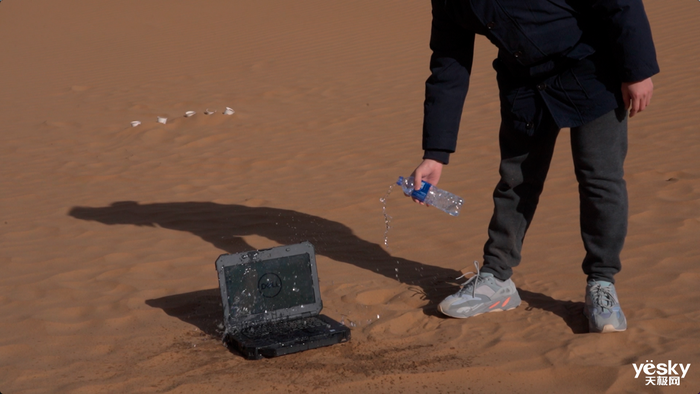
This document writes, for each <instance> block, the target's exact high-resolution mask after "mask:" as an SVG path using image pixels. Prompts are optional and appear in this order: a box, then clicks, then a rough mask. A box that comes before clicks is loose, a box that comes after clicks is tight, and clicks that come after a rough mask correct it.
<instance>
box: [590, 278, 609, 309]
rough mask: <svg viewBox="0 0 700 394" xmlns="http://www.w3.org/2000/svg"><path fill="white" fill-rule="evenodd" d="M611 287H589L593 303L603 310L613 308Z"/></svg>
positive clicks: (597, 285) (596, 285)
mask: <svg viewBox="0 0 700 394" xmlns="http://www.w3.org/2000/svg"><path fill="white" fill-rule="evenodd" d="M610 289H611V286H608V287H603V286H601V285H600V284H595V285H593V286H592V287H591V290H590V291H591V297H592V298H593V302H594V303H595V304H596V305H598V306H600V307H601V308H603V309H612V308H613V307H614V306H615V297H613V294H612V290H610Z"/></svg>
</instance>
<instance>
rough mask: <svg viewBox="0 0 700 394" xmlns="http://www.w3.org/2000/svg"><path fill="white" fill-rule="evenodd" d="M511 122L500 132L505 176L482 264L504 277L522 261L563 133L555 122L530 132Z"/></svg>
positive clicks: (495, 196)
mask: <svg viewBox="0 0 700 394" xmlns="http://www.w3.org/2000/svg"><path fill="white" fill-rule="evenodd" d="M552 123H553V122H552ZM509 124H511V123H510V122H502V123H501V129H500V132H499V143H500V149H501V164H500V168H499V172H500V174H501V179H500V181H499V182H498V185H497V186H496V189H495V190H494V192H493V202H494V211H493V216H492V217H491V222H490V223H489V229H488V235H489V239H488V241H487V242H486V245H485V246H484V266H483V268H482V271H484V272H490V273H492V274H493V275H494V276H495V277H496V278H498V279H501V280H506V279H508V278H510V276H511V275H512V274H513V267H515V266H517V265H518V264H519V263H520V251H521V249H522V244H523V239H524V238H525V232H526V231H527V229H528V227H529V226H530V223H531V222H532V218H533V216H534V214H535V208H537V203H538V202H539V198H540V194H541V193H542V189H543V187H544V181H545V178H546V177H547V172H548V171H549V164H550V162H551V160H552V153H553V152H554V145H555V142H556V139H557V135H558V134H559V129H558V128H556V126H552V127H550V128H549V129H546V130H538V132H537V133H536V134H535V135H534V136H528V135H526V134H524V133H522V132H519V131H516V130H513V128H512V127H509V126H508V125H509Z"/></svg>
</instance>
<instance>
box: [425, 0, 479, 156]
mask: <svg viewBox="0 0 700 394" xmlns="http://www.w3.org/2000/svg"><path fill="white" fill-rule="evenodd" d="M432 4H433V22H432V28H431V36H430V49H431V50H432V52H433V53H432V56H431V58H430V71H431V75H430V77H429V78H428V80H427V81H426V83H425V102H424V113H423V114H424V115H423V150H424V151H425V154H424V156H423V158H424V159H433V160H437V161H439V162H442V163H445V164H447V163H448V161H449V156H450V153H452V152H454V151H455V148H456V146H457V133H458V131H459V121H460V118H461V117H462V108H463V106H464V99H465V97H466V95H467V90H468V88H469V74H470V73H471V67H472V60H473V57H474V32H472V31H469V30H467V29H464V28H462V27H461V26H459V25H458V24H457V23H456V22H455V21H454V19H453V18H452V17H451V15H449V14H448V11H447V10H446V9H445V1H444V0H433V1H432Z"/></svg>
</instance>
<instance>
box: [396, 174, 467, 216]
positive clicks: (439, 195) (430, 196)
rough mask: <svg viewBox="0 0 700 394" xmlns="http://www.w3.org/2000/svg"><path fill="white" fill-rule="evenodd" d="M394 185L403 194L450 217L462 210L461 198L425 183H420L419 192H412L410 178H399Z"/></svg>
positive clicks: (411, 180)
mask: <svg viewBox="0 0 700 394" xmlns="http://www.w3.org/2000/svg"><path fill="white" fill-rule="evenodd" d="M396 184H397V185H399V186H401V188H402V189H403V194H405V195H407V196H411V197H413V198H415V199H416V200H418V201H420V202H423V203H425V204H427V205H428V206H431V207H435V208H438V209H439V210H441V211H443V212H445V213H448V214H450V215H451V216H457V215H459V209H460V208H462V204H464V200H462V198H461V197H459V196H455V195H454V194H452V193H450V192H447V191H444V190H441V189H438V188H437V187H435V186H433V185H431V184H430V183H428V182H426V181H421V187H420V190H413V177H412V176H410V177H408V178H404V177H402V176H400V177H399V180H398V181H396Z"/></svg>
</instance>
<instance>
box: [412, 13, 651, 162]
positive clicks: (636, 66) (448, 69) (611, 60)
mask: <svg viewBox="0 0 700 394" xmlns="http://www.w3.org/2000/svg"><path fill="white" fill-rule="evenodd" d="M432 5H433V23H432V30H431V37H430V48H431V49H432V51H433V54H432V56H431V59H430V70H431V76H430V78H428V80H427V81H426V90H425V104H424V108H425V113H424V122H423V149H424V150H425V155H424V158H430V159H435V160H438V161H441V162H443V163H447V162H448V160H449V154H450V153H452V152H454V150H455V147H456V145H457V132H458V129H459V121H460V118H461V116H462V107H463V106H464V98H465V97H466V94H467V90H468V88H469V74H470V73H471V66H472V59H473V55H474V35H475V34H481V35H485V36H486V37H487V38H488V39H489V40H490V41H491V42H492V43H493V44H494V45H496V46H497V47H498V49H499V51H498V58H497V59H496V60H494V62H493V67H494V69H496V71H497V79H498V86H499V90H500V99H501V115H502V121H503V122H511V123H512V126H513V127H514V128H515V129H517V130H520V131H522V132H523V133H526V134H528V135H533V134H536V133H537V131H538V130H539V129H543V128H547V127H549V126H552V122H553V123H555V124H556V126H558V127H560V128H562V127H575V126H580V125H582V124H585V123H588V122H590V121H592V120H594V119H596V118H598V117H600V116H601V115H604V114H605V113H607V112H609V111H611V110H613V109H615V108H617V107H618V106H620V105H622V95H621V90H620V87H621V83H622V82H637V81H641V80H643V79H646V78H648V77H650V76H652V75H654V74H656V73H658V72H659V66H658V64H657V62H656V52H655V50H654V43H653V41H652V37H651V29H650V28H649V21H648V20H647V16H646V13H645V11H644V6H643V4H642V1H641V0H432Z"/></svg>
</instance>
